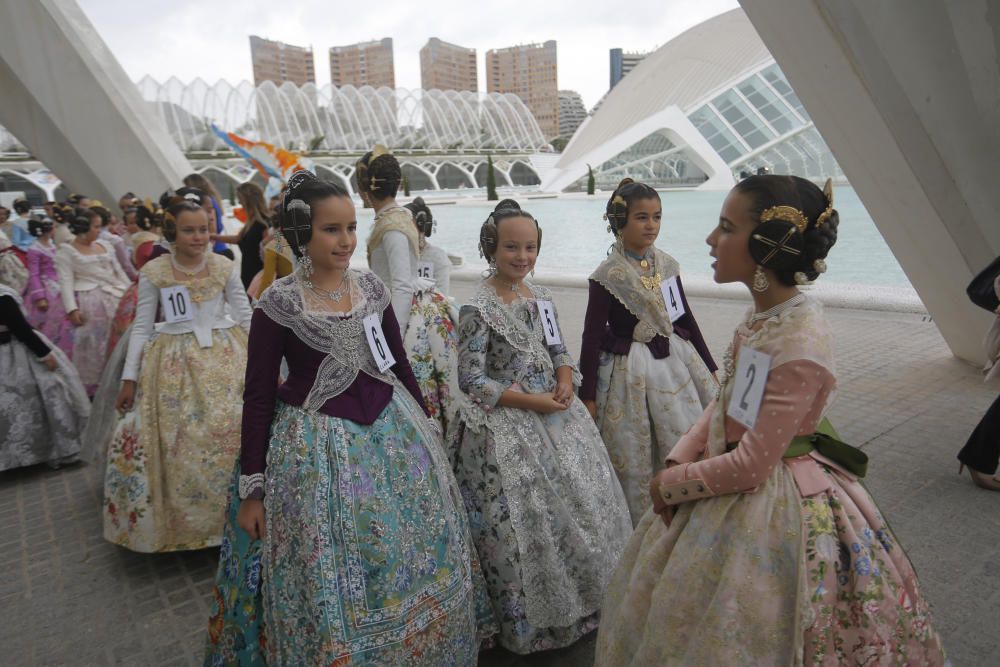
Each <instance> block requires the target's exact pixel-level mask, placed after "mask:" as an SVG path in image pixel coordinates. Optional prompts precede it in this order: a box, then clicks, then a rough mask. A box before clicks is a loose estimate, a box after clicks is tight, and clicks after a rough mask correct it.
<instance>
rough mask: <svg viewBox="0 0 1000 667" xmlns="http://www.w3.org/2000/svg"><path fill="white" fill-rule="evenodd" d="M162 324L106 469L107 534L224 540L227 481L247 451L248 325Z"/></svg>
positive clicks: (136, 545)
mask: <svg viewBox="0 0 1000 667" xmlns="http://www.w3.org/2000/svg"><path fill="white" fill-rule="evenodd" d="M212 341H213V344H212V347H210V348H203V347H201V346H199V345H198V341H197V339H196V338H195V336H194V334H193V333H183V334H177V335H165V334H160V335H158V336H156V337H154V338H153V339H152V340H151V341H150V342H149V343H147V344H146V348H145V350H144V351H143V358H142V366H141V368H140V371H139V381H138V386H137V389H136V395H135V407H133V409H132V410H131V411H129V412H127V413H126V414H125V416H124V417H122V418H120V419H119V420H118V423H117V424H116V426H115V430H114V434H113V435H112V438H111V443H110V445H109V448H108V453H107V457H108V460H107V466H106V468H105V477H104V537H105V539H107V540H109V541H111V542H114V543H115V544H119V545H121V546H123V547H126V548H128V549H131V550H133V551H140V552H146V553H148V552H156V551H181V550H186V549H202V548H204V547H209V546H216V545H218V544H219V543H220V542H221V540H222V525H223V518H224V517H223V513H222V508H223V505H224V503H225V499H226V485H227V482H228V480H229V474H230V472H231V470H232V465H233V459H235V458H236V456H237V455H238V453H239V451H240V425H241V419H242V411H243V379H244V373H245V369H246V361H247V334H246V332H245V331H244V330H243V329H242V328H240V327H232V328H230V329H216V330H215V331H213V332H212Z"/></svg>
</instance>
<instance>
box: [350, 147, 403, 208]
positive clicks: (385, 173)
mask: <svg viewBox="0 0 1000 667" xmlns="http://www.w3.org/2000/svg"><path fill="white" fill-rule="evenodd" d="M356 174H357V178H358V190H359V191H361V192H367V193H368V194H369V195H371V196H372V197H375V198H376V199H388V198H389V197H395V196H396V193H397V192H399V184H400V183H401V182H402V181H403V171H402V168H401V167H400V166H399V160H397V159H396V157H395V156H394V155H392V154H391V153H382V154H380V155H379V156H378V157H374V158H373V157H372V152H371V151H368V152H367V153H365V154H364V157H362V158H361V159H360V160H358V164H357V168H356Z"/></svg>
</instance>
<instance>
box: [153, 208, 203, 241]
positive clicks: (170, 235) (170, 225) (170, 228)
mask: <svg viewBox="0 0 1000 667" xmlns="http://www.w3.org/2000/svg"><path fill="white" fill-rule="evenodd" d="M204 212H205V209H203V208H202V207H201V204H195V203H194V202H193V201H188V200H186V199H182V200H180V201H175V202H174V203H172V204H171V205H170V206H168V207H167V210H166V213H165V214H164V216H163V238H165V239H166V240H167V241H169V242H171V243H173V242H174V241H176V240H177V218H179V217H181V214H182V213H204Z"/></svg>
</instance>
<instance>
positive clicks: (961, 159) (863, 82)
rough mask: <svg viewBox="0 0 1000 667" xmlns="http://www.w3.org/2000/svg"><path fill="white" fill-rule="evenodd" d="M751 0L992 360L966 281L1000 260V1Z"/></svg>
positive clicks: (801, 91) (852, 160) (937, 291)
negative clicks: (969, 299) (999, 256)
mask: <svg viewBox="0 0 1000 667" xmlns="http://www.w3.org/2000/svg"><path fill="white" fill-rule="evenodd" d="M741 4H742V5H743V8H744V9H745V10H746V13H747V15H748V16H749V17H750V20H751V21H752V22H753V24H754V27H755V28H756V29H757V32H758V33H759V34H760V36H761V38H762V39H763V40H764V43H765V44H766V45H767V47H768V49H769V50H770V51H771V54H772V55H773V56H774V58H775V59H776V60H777V61H778V64H779V65H780V66H781V69H782V70H783V71H784V73H785V75H786V76H787V77H788V80H789V82H790V83H791V84H792V87H793V88H794V89H795V92H796V93H797V94H798V96H799V98H800V99H801V100H802V102H803V104H805V107H806V109H807V110H808V111H809V114H810V115H811V116H812V119H813V121H814V122H815V124H816V127H817V129H819V131H820V133H821V134H822V135H823V138H824V140H826V142H827V144H828V145H829V146H830V149H831V150H832V151H833V153H834V155H835V156H836V158H837V161H838V162H839V163H840V166H841V167H842V168H843V170H844V173H845V174H846V175H847V177H848V178H849V180H850V182H851V185H852V186H854V189H855V190H857V192H858V194H859V195H860V197H861V199H862V201H863V202H864V203H865V206H866V208H867V209H868V211H869V213H871V216H872V218H873V219H874V220H875V224H876V225H877V226H878V228H879V231H880V232H881V233H882V235H883V236H884V237H885V240H886V241H887V242H888V244H889V247H890V248H891V249H892V251H893V253H894V254H895V256H896V258H897V259H898V260H899V263H900V266H902V268H903V270H904V271H905V272H906V275H907V276H908V277H909V279H910V282H911V283H912V284H913V286H914V287H915V288H916V290H917V292H918V293H919V294H920V297H921V299H922V300H923V302H924V304H925V305H926V306H927V310H928V312H930V314H931V315H932V316H933V318H934V321H935V323H936V324H937V326H938V328H939V329H940V331H941V333H942V335H943V336H944V338H945V340H946V341H947V343H948V345H949V347H950V348H951V350H952V351H953V352H954V353H955V355H957V356H958V357H960V358H963V359H966V360H969V361H973V362H977V363H978V362H980V361H982V358H983V352H982V348H981V341H982V338H983V333H984V331H985V330H986V328H987V326H988V325H989V323H990V315H989V314H988V313H986V312H985V311H983V310H980V309H978V308H976V307H975V306H973V305H972V304H971V303H969V301H968V299H967V298H966V296H965V286H966V285H967V284H968V282H969V280H971V278H972V277H973V276H974V275H975V274H976V273H977V272H978V271H979V270H981V269H982V268H983V267H985V266H986V265H987V264H988V263H989V262H990V261H991V260H992V259H993V258H994V257H996V256H997V255H1000V222H998V218H1000V58H998V55H1000V44H998V35H1000V9H998V5H997V3H996V2H995V0H962V1H961V2H940V0H880V1H879V2H871V1H870V0H741ZM840 232H841V234H843V235H849V234H850V233H851V229H850V228H848V227H842V228H841V230H840ZM830 261H831V262H836V261H837V249H836V248H834V250H833V252H832V254H831V258H830Z"/></svg>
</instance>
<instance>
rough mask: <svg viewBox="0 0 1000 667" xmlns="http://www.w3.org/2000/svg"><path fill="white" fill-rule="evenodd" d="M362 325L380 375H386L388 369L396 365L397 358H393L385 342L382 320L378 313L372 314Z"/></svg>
mask: <svg viewBox="0 0 1000 667" xmlns="http://www.w3.org/2000/svg"><path fill="white" fill-rule="evenodd" d="M362 323H363V324H364V327H365V337H366V338H367V339H368V347H369V348H370V349H371V351H372V357H374V358H375V365H376V366H378V370H379V372H380V373H384V372H385V371H386V369H387V368H389V367H390V366H392V365H393V364H394V363H396V358H395V357H393V356H392V350H390V349H389V344H388V343H387V342H386V341H385V334H384V333H383V332H382V320H380V319H379V316H378V313H372V314H371V315H369V316H368V317H366V318H365V319H364V320H362Z"/></svg>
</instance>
